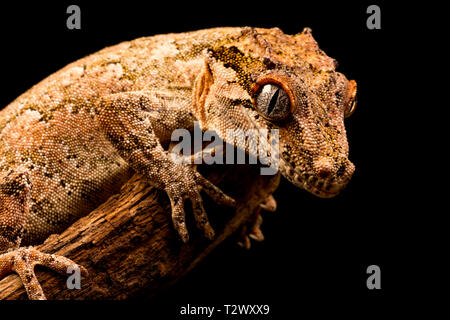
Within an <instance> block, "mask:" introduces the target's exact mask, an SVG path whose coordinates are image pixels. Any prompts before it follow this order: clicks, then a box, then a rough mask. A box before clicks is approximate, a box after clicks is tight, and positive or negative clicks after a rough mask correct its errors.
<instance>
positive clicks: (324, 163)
mask: <svg viewBox="0 0 450 320" xmlns="http://www.w3.org/2000/svg"><path fill="white" fill-rule="evenodd" d="M333 167H334V161H333V159H331V158H327V157H320V158H319V159H317V160H316V161H314V170H315V171H316V174H317V176H319V177H320V178H322V179H325V178H327V177H328V176H330V175H331V173H332V172H333Z"/></svg>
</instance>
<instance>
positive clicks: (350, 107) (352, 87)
mask: <svg viewBox="0 0 450 320" xmlns="http://www.w3.org/2000/svg"><path fill="white" fill-rule="evenodd" d="M348 86H349V91H350V99H349V101H348V104H347V106H346V107H345V110H344V117H345V118H348V117H350V116H351V115H352V114H353V112H355V109H356V102H357V100H358V99H357V97H356V92H357V89H356V81H355V80H350V81H349V82H348Z"/></svg>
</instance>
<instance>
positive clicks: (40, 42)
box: [0, 1, 432, 319]
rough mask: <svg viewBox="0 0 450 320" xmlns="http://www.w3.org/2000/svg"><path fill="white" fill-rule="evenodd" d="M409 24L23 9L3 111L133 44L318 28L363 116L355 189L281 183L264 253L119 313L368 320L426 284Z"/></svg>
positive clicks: (316, 8)
mask: <svg viewBox="0 0 450 320" xmlns="http://www.w3.org/2000/svg"><path fill="white" fill-rule="evenodd" d="M70 4H78V5H79V6H80V7H81V24H82V29H81V30H68V29H67V28H66V19H67V17H68V15H67V14H66V8H67V6H68V5H70ZM370 4H378V5H379V6H380V7H381V24H382V28H381V30H369V29H367V27H366V19H367V17H368V14H367V13H366V8H367V6H368V5H370ZM405 16H406V17H408V19H411V21H412V20H414V19H413V18H412V16H411V14H410V13H409V12H408V11H407V7H406V6H400V8H394V7H392V6H389V5H388V4H387V3H385V2H381V1H373V2H367V1H361V2H357V3H356V2H355V3H348V2H345V4H343V3H340V4H336V3H335V4H332V3H324V2H314V3H311V2H306V1H295V2H284V1H270V2H255V1H252V2H244V1H241V2H240V3H232V2H229V1H210V2H206V3H200V2H198V3H197V2H196V3H193V2H184V3H175V2H168V1H166V2H165V3H156V2H155V1H144V2H137V1H123V2H121V3H112V2H106V1H105V2H96V4H95V5H94V4H92V3H89V2H87V1H73V2H67V1H58V3H56V2H55V3H51V2H48V3H41V2H39V3H32V4H31V3H22V2H16V3H13V4H10V5H8V6H7V7H2V10H1V18H0V32H1V35H2V38H1V41H2V42H1V43H2V44H3V45H2V46H1V60H0V61H2V63H1V79H2V87H1V88H2V90H1V94H0V106H6V105H7V104H8V103H10V102H11V101H12V100H13V99H15V98H16V97H17V96H18V95H20V94H21V93H23V92H25V91H26V90H27V89H28V88H29V87H30V86H32V85H34V84H36V83H38V82H39V81H40V80H42V79H43V78H45V77H46V76H48V75H50V74H51V73H53V72H55V71H57V70H58V69H60V68H62V67H63V66H65V65H66V64H68V63H70V62H72V61H74V60H77V59H79V58H81V57H83V56H85V55H87V54H90V53H93V52H95V51H98V50H100V49H102V48H104V47H105V46H109V45H114V44H117V43H119V42H122V41H125V40H131V39H134V38H137V37H141V36H149V35H154V34H160V33H169V32H185V31H191V30H196V29H201V28H208V27H216V26H245V25H249V26H256V27H275V26H277V27H279V28H281V29H282V30H283V31H284V32H285V33H289V34H294V33H298V32H300V31H301V30H302V29H303V28H304V27H310V28H312V30H313V36H314V37H315V39H316V40H317V41H318V43H319V45H320V47H321V48H322V49H323V50H324V51H325V52H326V53H327V54H328V55H329V56H331V57H333V58H335V59H336V60H337V61H338V62H339V68H338V70H339V71H340V72H342V73H344V74H345V75H346V76H347V78H349V79H355V80H356V81H357V83H358V93H359V96H358V106H357V110H356V112H355V114H354V115H353V116H352V117H351V118H349V119H347V120H346V128H347V134H348V139H349V143H350V159H351V160H352V161H353V162H354V164H355V166H356V172H355V174H354V176H353V179H352V180H351V182H350V184H349V185H348V187H347V188H346V189H345V190H344V191H343V192H342V193H341V194H340V195H339V196H337V197H335V198H333V199H319V198H315V197H314V196H312V195H310V194H308V193H307V192H305V191H302V190H300V189H297V188H295V187H294V186H291V185H290V184H289V183H288V182H287V181H286V180H283V181H282V183H281V186H280V188H279V189H278V190H277V191H276V193H275V198H276V199H277V200H278V210H277V212H275V213H266V214H265V215H264V219H265V220H264V224H263V232H264V233H265V237H266V240H265V241H264V242H262V243H255V242H253V245H252V248H251V250H250V251H247V250H244V249H241V248H240V247H238V246H237V245H236V244H235V243H234V242H233V241H231V240H229V241H226V242H225V243H223V244H222V245H221V246H220V247H219V248H217V249H216V250H215V251H214V252H213V253H212V254H211V255H210V256H209V257H208V258H207V259H205V260H204V261H203V262H202V263H201V264H200V265H199V266H198V267H197V268H196V269H195V270H193V271H192V272H191V273H190V274H189V275H188V276H187V277H185V278H184V279H182V280H181V281H180V282H179V283H178V284H176V285H175V286H174V287H172V288H171V289H170V290H169V291H168V292H165V293H163V294H162V295H161V296H160V297H159V298H158V299H153V300H151V301H145V302H144V301H141V300H138V301H135V302H132V303H130V302H128V303H126V304H120V303H119V306H123V307H124V310H130V309H131V310H136V309H137V310H146V311H145V312H146V313H145V314H146V315H145V317H147V316H148V317H149V318H151V316H152V315H155V314H156V313H157V312H158V313H159V314H160V316H158V317H157V318H158V319H160V318H161V319H162V318H168V319H171V318H174V317H175V315H176V314H177V312H178V311H179V308H180V307H181V306H183V305H186V304H188V303H190V304H198V305H209V306H219V305H222V304H232V303H240V304H269V305H270V306H271V308H272V312H273V313H272V315H273V318H277V319H278V318H281V317H279V315H281V314H284V315H291V316H297V315H299V316H300V315H301V314H302V313H303V312H305V310H309V311H313V312H314V313H317V314H321V313H322V312H330V311H331V312H333V313H334V312H337V311H346V312H352V311H356V310H361V311H356V312H358V314H360V315H361V317H364V318H365V315H367V314H371V313H373V312H376V311H377V310H379V309H380V308H383V307H385V306H386V305H396V304H398V303H399V301H400V299H402V298H404V297H405V296H406V295H412V296H414V295H416V294H417V295H418V294H420V290H419V288H420V287H421V286H422V285H423V284H424V283H427V282H430V281H431V280H430V276H427V277H425V276H424V275H423V274H422V273H421V272H422V271H423V269H422V265H421V263H422V262H423V259H424V258H423V257H422V256H419V253H423V252H424V251H426V250H425V244H424V243H425V242H424V241H423V240H425V239H426V237H427V236H426V235H425V233H424V232H425V230H424V229H426V228H427V227H426V224H425V223H424V224H423V225H422V228H417V222H420V221H418V220H419V218H418V216H417V214H416V212H415V211H414V209H411V204H412V205H413V207H416V209H418V206H419V202H418V200H417V198H415V193H414V191H412V190H411V189H412V184H413V182H409V181H407V178H408V177H409V176H410V175H409V174H408V172H409V167H410V166H411V163H410V160H409V159H411V158H413V152H414V151H411V150H410V149H409V147H408V143H407V142H408V141H409V142H410V141H411V139H410V138H409V139H408V137H409V136H408V134H409V130H412V127H414V124H412V123H410V122H408V120H407V119H406V117H405V116H404V114H405V113H407V112H406V110H411V108H412V105H411V104H410V103H409V102H408V103H407V102H406V100H405V99H404V96H405V94H406V93H408V92H409V93H411V90H412V91H414V90H413V89H411V87H407V85H406V82H407V81H408V80H410V79H409V77H410V76H409V75H408V74H406V73H405V72H406V71H408V70H410V66H411V64H410V60H414V58H412V57H411V55H409V54H408V49H407V47H408V46H409V45H410V44H411V43H410V38H411V32H414V33H416V35H417V32H418V30H417V29H420V28H413V30H411V29H408V28H407V27H406V25H405V24H404V21H405ZM413 95H414V92H413ZM416 128H417V127H416ZM429 263H430V264H432V262H431V260H429ZM371 264H376V265H378V266H380V268H381V286H382V289H381V290H368V289H367V287H366V279H367V277H368V275H367V274H366V268H367V267H368V266H369V265H371ZM100 306H101V305H100ZM107 306H108V308H109V307H111V305H110V304H108V305H107ZM361 307H362V309H360V308H361ZM104 309H105V305H103V308H99V310H104Z"/></svg>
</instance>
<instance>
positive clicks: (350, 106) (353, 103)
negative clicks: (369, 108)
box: [344, 97, 356, 118]
mask: <svg viewBox="0 0 450 320" xmlns="http://www.w3.org/2000/svg"><path fill="white" fill-rule="evenodd" d="M355 109H356V97H354V98H353V99H352V100H351V101H350V103H349V104H348V105H347V108H346V109H345V113H344V116H345V118H348V117H350V116H351V115H352V114H353V112H355Z"/></svg>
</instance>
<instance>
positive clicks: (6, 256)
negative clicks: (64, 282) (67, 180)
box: [0, 171, 88, 300]
mask: <svg viewBox="0 0 450 320" xmlns="http://www.w3.org/2000/svg"><path fill="white" fill-rule="evenodd" d="M31 188H32V185H31V183H30V180H29V178H28V174H27V173H26V171H24V172H13V171H11V172H9V173H8V174H7V175H6V176H4V177H2V178H1V179H0V279H2V278H3V277H5V276H6V275H7V274H9V273H12V272H15V273H17V274H18V275H19V277H20V279H21V280H22V283H23V284H24V287H25V290H26V292H27V294H28V297H29V298H30V299H32V300H45V295H44V292H43V290H42V287H41V286H40V284H39V281H38V280H37V278H36V275H35V273H34V267H35V266H36V265H42V266H45V267H48V268H50V269H53V270H55V271H57V272H59V273H61V274H64V275H67V269H68V268H69V267H76V268H78V269H79V270H80V271H81V274H82V275H83V276H87V274H88V273H87V270H86V269H85V268H84V267H82V266H79V265H77V264H76V263H75V262H73V261H72V260H69V259H67V258H65V257H62V256H58V255H54V254H47V253H42V252H40V251H39V250H36V249H35V248H33V247H26V248H25V247H22V248H21V247H20V242H21V238H22V234H23V230H24V227H25V225H26V221H27V216H28V212H29V209H30V195H31Z"/></svg>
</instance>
